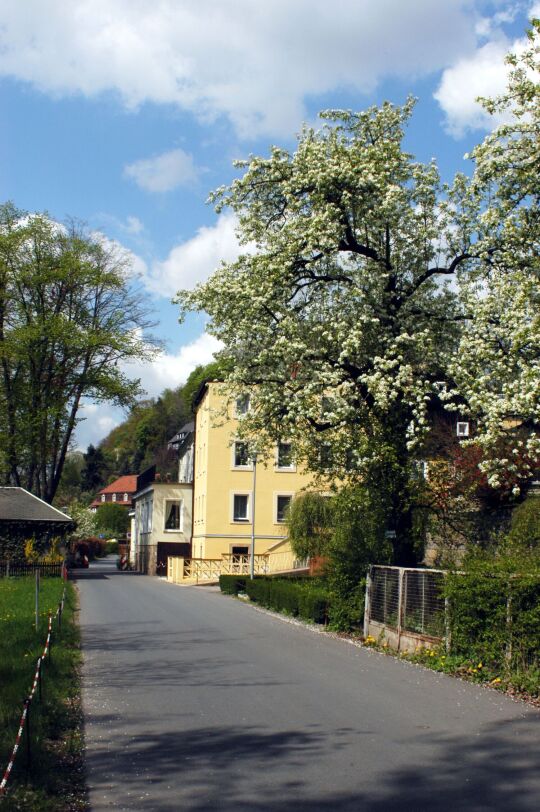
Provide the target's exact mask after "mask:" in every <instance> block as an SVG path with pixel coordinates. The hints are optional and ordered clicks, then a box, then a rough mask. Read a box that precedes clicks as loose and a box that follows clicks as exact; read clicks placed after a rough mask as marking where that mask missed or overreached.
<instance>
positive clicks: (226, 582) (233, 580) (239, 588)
mask: <svg viewBox="0 0 540 812" xmlns="http://www.w3.org/2000/svg"><path fill="white" fill-rule="evenodd" d="M246 580H247V579H246V578H242V577H240V576H239V575H220V576H219V588H220V590H221V591H222V592H223V593H224V594H225V595H238V593H239V592H245V591H246Z"/></svg>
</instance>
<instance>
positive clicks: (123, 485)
mask: <svg viewBox="0 0 540 812" xmlns="http://www.w3.org/2000/svg"><path fill="white" fill-rule="evenodd" d="M136 492H137V474H128V475H127V476H121V477H119V478H118V479H115V481H114V482H111V484H110V485H107V486H106V487H105V488H102V489H101V490H100V491H99V493H98V495H97V496H96V498H95V499H94V501H93V502H92V504H91V505H90V510H93V511H96V510H97V509H98V507H99V506H100V505H103V504H105V503H106V502H116V504H117V505H122V506H123V507H127V508H129V509H130V510H131V508H132V507H133V495H134V494H135V493H136Z"/></svg>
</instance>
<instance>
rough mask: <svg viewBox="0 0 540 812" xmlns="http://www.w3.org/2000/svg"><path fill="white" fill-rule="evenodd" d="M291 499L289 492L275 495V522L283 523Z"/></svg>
mask: <svg viewBox="0 0 540 812" xmlns="http://www.w3.org/2000/svg"><path fill="white" fill-rule="evenodd" d="M291 501H292V496H291V494H290V493H287V494H278V496H277V497H276V522H277V523H278V524H283V523H284V522H285V520H286V519H287V513H288V511H289V506H290V504H291Z"/></svg>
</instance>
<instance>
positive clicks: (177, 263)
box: [143, 213, 240, 297]
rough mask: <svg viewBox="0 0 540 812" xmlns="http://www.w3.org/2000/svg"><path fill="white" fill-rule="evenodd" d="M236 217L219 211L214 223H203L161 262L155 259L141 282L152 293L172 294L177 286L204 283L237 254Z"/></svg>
mask: <svg viewBox="0 0 540 812" xmlns="http://www.w3.org/2000/svg"><path fill="white" fill-rule="evenodd" d="M236 226H237V220H236V217H235V216H234V215H233V214H230V213H227V214H220V215H219V217H218V219H217V222H216V224H215V225H214V226H203V227H202V228H200V229H199V230H198V231H197V233H196V235H195V236H194V237H192V238H191V239H189V240H186V242H183V243H181V244H180V245H177V246H175V247H174V248H173V249H172V250H171V251H170V253H169V255H168V257H167V258H166V259H165V260H163V261H162V262H157V261H156V262H154V263H152V266H151V268H150V269H149V270H147V271H146V273H143V283H144V285H145V286H146V287H147V288H148V290H150V291H151V292H152V293H157V294H159V295H160V296H167V297H172V296H174V295H175V294H176V292H177V291H178V290H180V289H190V288H193V287H194V286H195V285H196V284H197V283H198V282H204V281H205V280H206V279H208V277H209V276H210V274H211V273H212V272H213V271H214V270H215V269H216V268H217V267H219V265H220V264H221V261H222V260H224V261H225V262H232V261H234V260H235V259H236V258H237V257H238V255H239V253H240V246H239V244H238V240H237V238H236V231H235V230H236Z"/></svg>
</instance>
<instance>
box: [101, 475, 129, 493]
mask: <svg viewBox="0 0 540 812" xmlns="http://www.w3.org/2000/svg"><path fill="white" fill-rule="evenodd" d="M136 490H137V474H128V475H127V476H121V477H119V478H118V479H115V480H114V482H111V484H110V485H106V486H105V487H104V488H102V489H101V490H100V491H99V493H135V491H136Z"/></svg>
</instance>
